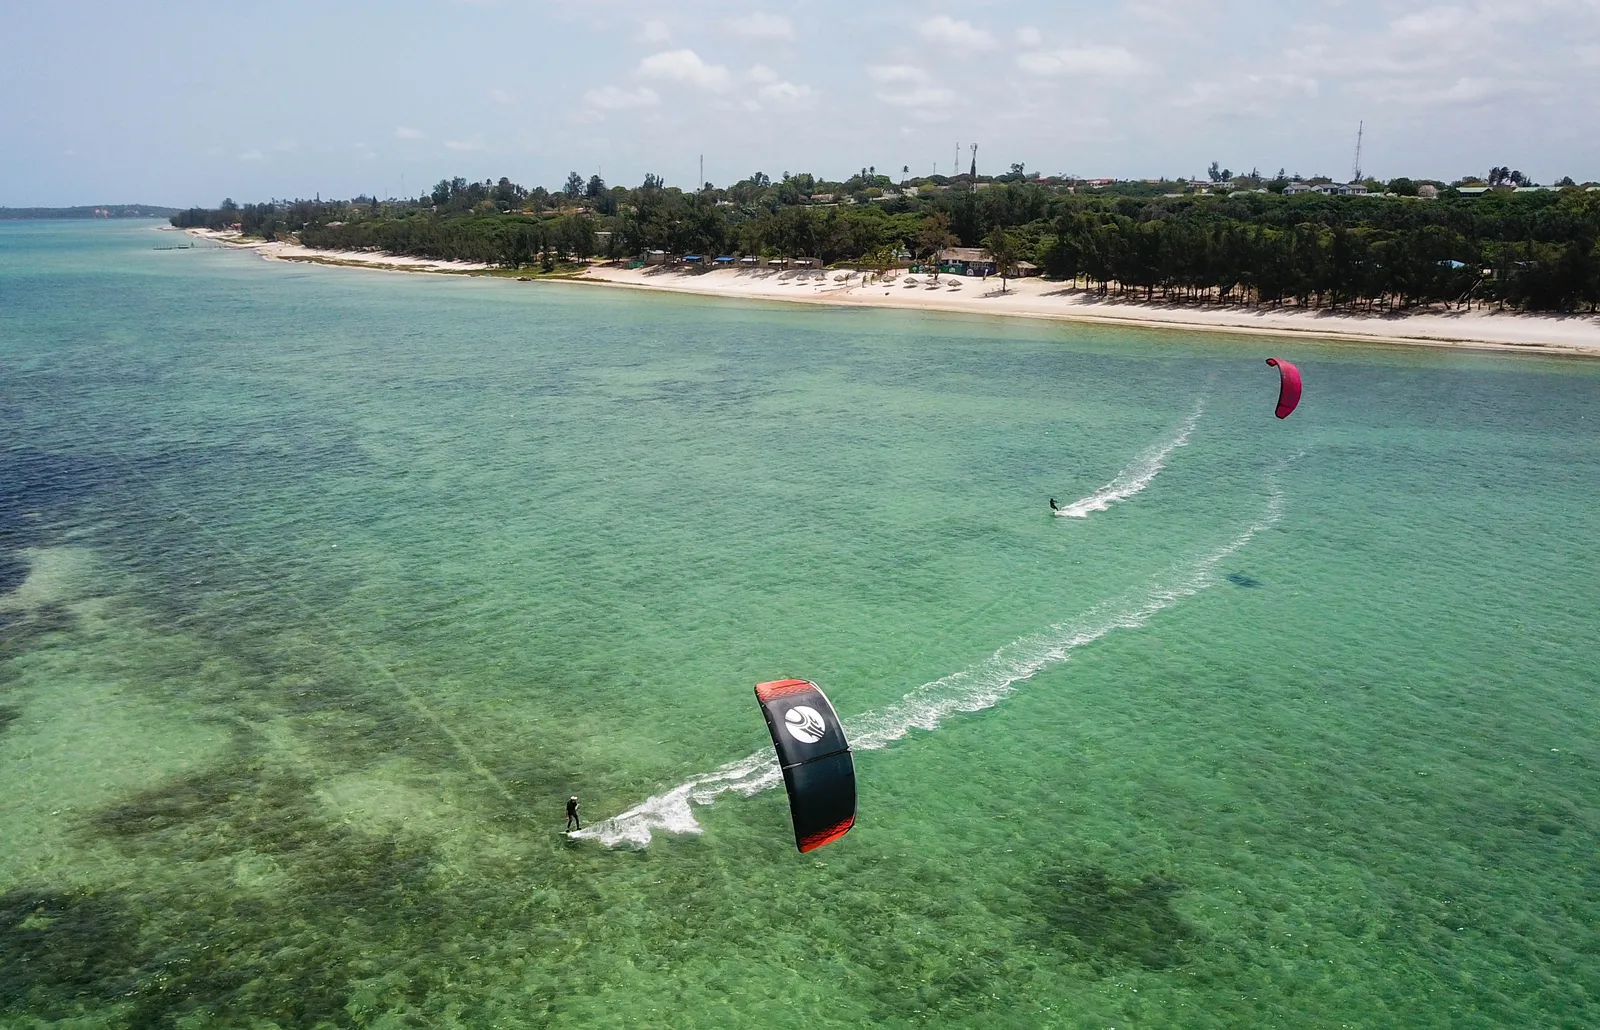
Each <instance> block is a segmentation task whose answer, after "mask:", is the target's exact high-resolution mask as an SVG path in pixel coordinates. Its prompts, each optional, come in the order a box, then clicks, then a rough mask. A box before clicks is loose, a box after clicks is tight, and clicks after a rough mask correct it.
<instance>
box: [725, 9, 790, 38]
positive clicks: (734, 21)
mask: <svg viewBox="0 0 1600 1030" xmlns="http://www.w3.org/2000/svg"><path fill="white" fill-rule="evenodd" d="M727 26H728V30H729V31H730V32H733V33H734V34H736V35H740V36H745V37H747V38H749V39H793V38H794V23H793V22H791V21H790V20H789V19H788V18H785V17H784V16H783V15H781V14H767V13H765V12H763V11H757V12H756V13H754V14H747V15H745V16H744V17H742V18H729V19H728V21H727Z"/></svg>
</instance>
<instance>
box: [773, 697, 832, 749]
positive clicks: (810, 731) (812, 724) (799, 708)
mask: <svg viewBox="0 0 1600 1030" xmlns="http://www.w3.org/2000/svg"><path fill="white" fill-rule="evenodd" d="M783 723H784V726H783V728H784V729H786V730H788V731H789V736H791V737H793V738H794V739H795V740H798V741H799V742H800V743H802V744H815V743H816V742H817V741H819V740H821V739H822V735H823V734H824V733H826V732H828V725H827V723H825V722H823V721H822V713H820V712H818V711H817V710H816V709H815V708H807V707H806V706H805V705H795V706H794V707H793V708H791V709H789V710H788V711H787V712H784V713H783Z"/></svg>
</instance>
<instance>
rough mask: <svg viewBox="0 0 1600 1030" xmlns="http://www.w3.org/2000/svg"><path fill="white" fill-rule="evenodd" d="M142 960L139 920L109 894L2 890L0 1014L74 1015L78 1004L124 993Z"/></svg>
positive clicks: (0, 914)
mask: <svg viewBox="0 0 1600 1030" xmlns="http://www.w3.org/2000/svg"><path fill="white" fill-rule="evenodd" d="M145 961H146V956H145V955H144V953H143V952H142V951H141V950H140V946H139V935H138V932H137V926H136V925H135V922H134V920H133V918H132V916H131V915H130V913H129V912H128V909H127V906H126V905H125V904H124V902H123V901H122V900H121V899H120V898H119V897H118V896H116V895H114V894H109V893H102V892H98V891H92V890H76V891H70V892H64V893H58V892H53V891H49V890H30V889H26V888H24V889H18V890H12V891H7V892H6V893H4V894H0V1012H27V1013H29V1014H30V1015H33V1016H37V1017H44V1018H46V1019H51V1018H59V1017H64V1016H69V1015H73V1014H75V1011H76V1009H77V1008H78V1006H79V1005H80V1004H82V1003H84V1002H92V1001H102V1002H104V1001H111V1000H113V999H118V998H120V997H122V996H123V995H125V994H127V993H128V991H129V990H131V989H132V988H133V985H134V984H135V983H136V982H137V977H138V973H139V969H140V967H141V966H142V965H143V964H144V963H145Z"/></svg>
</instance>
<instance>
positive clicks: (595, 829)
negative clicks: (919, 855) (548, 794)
mask: <svg viewBox="0 0 1600 1030" xmlns="http://www.w3.org/2000/svg"><path fill="white" fill-rule="evenodd" d="M1197 417H1198V416H1197ZM1282 511H1283V494H1282V492H1281V491H1280V490H1279V489H1278V486H1277V484H1276V483H1273V484H1272V498H1271V500H1270V501H1269V502H1268V503H1267V507H1266V510H1265V511H1263V512H1262V514H1261V516H1260V518H1258V519H1257V520H1256V521H1255V522H1254V523H1252V524H1251V525H1250V526H1249V527H1248V528H1247V529H1245V530H1244V531H1243V532H1242V533H1240V534H1239V535H1238V536H1236V537H1234V538H1233V539H1232V540H1231V541H1229V542H1228V543H1227V544H1226V545H1225V546H1223V547H1221V548H1219V549H1218V550H1216V551H1213V552H1211V553H1210V554H1207V555H1205V556H1203V557H1201V558H1200V559H1199V560H1198V561H1196V562H1195V563H1194V564H1193V565H1190V566H1188V567H1187V568H1183V569H1171V570H1168V572H1166V573H1165V574H1162V575H1160V576H1157V577H1156V578H1155V580H1154V581H1153V582H1152V583H1151V586H1150V588H1149V589H1148V590H1146V591H1144V592H1142V593H1139V594H1137V595H1133V596H1126V595H1125V596H1124V597H1121V598H1117V599H1114V600H1112V601H1108V602H1105V603H1103V604H1099V605H1096V606H1095V607H1093V608H1091V609H1089V610H1088V611H1087V612H1084V613H1083V614H1082V615H1080V616H1079V617H1078V618H1076V619H1072V620H1069V621H1066V622H1060V623H1056V624H1055V625H1053V626H1050V627H1048V628H1046V629H1045V630H1043V631H1041V632H1039V633H1034V634H1031V635H1029V636H1026V637H1022V638H1020V639H1017V640H1013V641H1012V642H1011V643H1009V644H1007V645H1005V646H1004V647H1002V648H1000V649H999V650H998V651H996V652H994V654H992V655H990V656H989V657H988V658H985V659H984V660H982V661H980V662H978V663H977V664H975V665H972V666H970V667H969V668H966V669H962V670H961V671H960V672H956V673H952V674H950V675H949V676H946V677H944V678H943V679H938V680H934V681H933V682H931V683H924V684H923V685H922V686H920V687H918V688H916V689H915V690H913V691H911V692H910V693H908V694H907V695H906V696H905V697H903V698H901V699H900V700H899V701H896V702H895V703H894V704H892V705H889V706H888V707H886V708H884V709H882V710H880V711H877V712H864V713H862V714H861V715H858V716H856V717H854V718H852V719H848V720H846V729H847V731H848V736H849V738H850V742H851V744H852V746H854V748H855V749H856V750H857V751H875V750H877V749H879V748H884V747H888V746H889V745H890V744H892V743H893V742H894V741H897V740H899V739H900V738H901V737H904V736H906V735H907V734H908V733H910V732H911V731H912V730H913V729H921V730H932V729H934V728H936V727H937V726H938V725H939V724H940V723H941V722H943V721H944V720H945V719H947V718H949V717H950V716H952V715H955V714H957V713H960V712H981V711H983V710H984V709H985V708H992V707H994V706H995V705H997V704H999V703H1000V702H1001V701H1003V700H1005V698H1006V697H1007V696H1008V695H1009V694H1011V693H1012V692H1013V691H1015V690H1016V689H1017V684H1018V683H1020V682H1023V681H1025V680H1028V679H1031V678H1032V677H1033V676H1034V675H1036V674H1038V673H1039V672H1042V671H1043V670H1045V669H1048V668H1050V667H1051V666H1053V665H1059V664H1060V663H1062V662H1064V661H1066V660H1067V659H1068V658H1070V657H1071V656H1072V652H1073V651H1075V650H1077V649H1078V648H1080V647H1082V646H1083V645H1085V644H1088V643H1092V642H1094V641H1096V640H1099V639H1100V638H1101V637H1103V636H1105V635H1106V634H1108V633H1110V632H1111V631H1112V630H1116V629H1137V628H1139V627H1141V626H1143V625H1144V624H1145V623H1147V622H1149V621H1150V619H1151V618H1152V617H1153V616H1155V615H1156V614H1157V613H1158V612H1161V611H1163V610H1165V609H1167V608H1170V607H1172V606H1173V605H1175V604H1177V603H1178V602H1179V601H1181V600H1183V599H1184V598H1186V597H1192V596H1194V595H1195V594H1198V593H1199V592H1200V591H1202V590H1204V589H1206V588H1207V587H1208V586H1211V585H1212V583H1214V582H1215V580H1216V570H1217V566H1218V565H1219V564H1221V563H1222V562H1223V561H1224V560H1225V559H1227V558H1228V557H1229V556H1230V555H1232V554H1234V553H1235V552H1236V551H1238V550H1240V549H1241V548H1243V547H1244V546H1245V545H1246V544H1248V543H1249V542H1250V541H1251V539H1252V538H1253V537H1254V536H1255V535H1256V534H1257V533H1259V532H1261V531H1263V530H1265V529H1267V528H1268V527H1270V526H1272V525H1273V524H1274V523H1276V522H1277V521H1278V519H1279V518H1280V517H1281V514H1282ZM781 782H783V777H782V774H781V773H780V772H779V769H778V763H777V760H776V759H775V758H774V756H773V754H772V752H770V751H758V752H756V753H755V754H753V755H750V756H748V757H746V758H742V759H740V760H739V761H737V762H729V763H728V764H726V765H723V766H720V767H718V768H717V769H715V770H713V771H712V772H708V773H703V774H701V775H699V776H695V777H692V778H690V779H688V780H685V781H684V782H683V783H680V784H679V785H678V786H676V787H674V788H672V789H671V790H669V791H667V792H666V793H665V794H658V795H656V796H654V797H652V798H650V799H649V800H647V801H644V802H642V803H641V804H638V805H635V806H634V807H633V808H630V809H628V810H627V811H626V812H623V813H622V814H620V815H615V816H612V817H611V818H609V819H605V820H602V821H600V822H598V823H595V824H594V825H592V826H590V827H588V828H587V829H584V830H579V831H577V832H575V833H573V834H572V836H574V837H581V838H584V839H588V840H597V841H599V842H600V843H601V844H604V845H605V846H606V847H618V846H620V845H630V846H633V847H644V846H646V845H648V844H649V843H650V839H651V837H652V835H653V834H654V833H656V832H658V831H661V832H666V833H699V832H700V824H699V823H698V822H696V821H695V817H694V812H693V811H692V809H691V808H690V806H691V804H697V805H709V804H711V803H712V802H713V801H715V800H716V799H717V797H718V796H720V795H722V794H725V793H728V792H729V791H732V792H734V793H738V794H744V795H750V794H755V793H757V792H759V791H762V790H766V789H767V788H769V787H774V786H777V785H778V784H779V783H781Z"/></svg>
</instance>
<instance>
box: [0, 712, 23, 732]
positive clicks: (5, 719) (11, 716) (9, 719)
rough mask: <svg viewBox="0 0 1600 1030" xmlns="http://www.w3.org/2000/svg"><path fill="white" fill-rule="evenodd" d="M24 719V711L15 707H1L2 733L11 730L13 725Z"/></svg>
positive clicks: (0, 722)
mask: <svg viewBox="0 0 1600 1030" xmlns="http://www.w3.org/2000/svg"><path fill="white" fill-rule="evenodd" d="M20 718H22V709H20V708H18V707H16V706H15V705H0V733H4V732H5V731H6V730H8V729H10V728H11V724H12V723H14V722H16V721H17V720H18V719H20Z"/></svg>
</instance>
